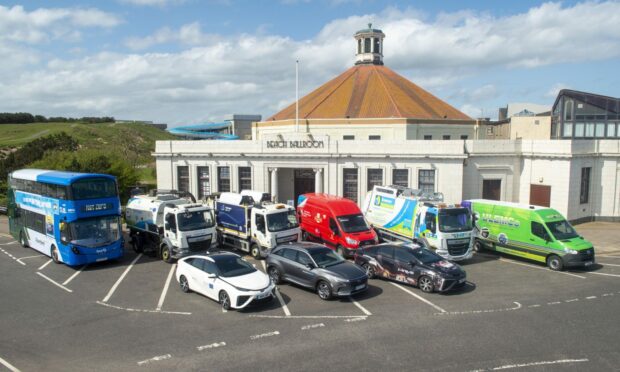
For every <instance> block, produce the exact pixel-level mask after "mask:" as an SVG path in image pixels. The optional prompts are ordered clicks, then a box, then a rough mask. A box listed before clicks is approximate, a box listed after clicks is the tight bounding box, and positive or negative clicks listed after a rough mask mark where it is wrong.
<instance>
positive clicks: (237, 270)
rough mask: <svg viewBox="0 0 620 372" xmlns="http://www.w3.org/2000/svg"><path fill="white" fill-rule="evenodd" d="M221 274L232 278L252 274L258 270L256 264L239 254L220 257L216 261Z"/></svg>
mask: <svg viewBox="0 0 620 372" xmlns="http://www.w3.org/2000/svg"><path fill="white" fill-rule="evenodd" d="M215 264H216V265H217V269H218V272H219V274H220V276H222V277H224V278H230V277H233V276H241V275H246V274H251V273H253V272H255V271H256V268H254V266H252V265H250V263H248V262H247V261H245V260H244V259H242V258H241V257H237V256H233V255H230V256H224V257H218V258H217V260H216V261H215Z"/></svg>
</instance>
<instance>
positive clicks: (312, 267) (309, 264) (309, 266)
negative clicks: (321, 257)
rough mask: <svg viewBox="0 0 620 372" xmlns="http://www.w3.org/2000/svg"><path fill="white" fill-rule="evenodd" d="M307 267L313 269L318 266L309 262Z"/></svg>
mask: <svg viewBox="0 0 620 372" xmlns="http://www.w3.org/2000/svg"><path fill="white" fill-rule="evenodd" d="M306 267H307V268H308V269H310V270H312V269H314V268H316V267H315V266H314V264H313V263H312V262H308V263H307V264H306Z"/></svg>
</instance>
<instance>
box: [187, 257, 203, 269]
mask: <svg viewBox="0 0 620 372" xmlns="http://www.w3.org/2000/svg"><path fill="white" fill-rule="evenodd" d="M190 263H191V264H192V266H194V267H195V268H197V269H198V270H202V268H203V267H204V263H205V260H204V259H202V258H194V259H193V260H192V262H190Z"/></svg>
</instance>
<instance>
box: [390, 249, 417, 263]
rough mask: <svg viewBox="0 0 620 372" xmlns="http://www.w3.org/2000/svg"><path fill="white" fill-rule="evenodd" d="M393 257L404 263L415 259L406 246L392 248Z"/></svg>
mask: <svg viewBox="0 0 620 372" xmlns="http://www.w3.org/2000/svg"><path fill="white" fill-rule="evenodd" d="M394 258H396V261H400V262H402V263H405V264H408V263H411V261H413V260H415V257H414V256H413V254H411V252H410V251H409V250H408V249H406V248H397V249H394Z"/></svg>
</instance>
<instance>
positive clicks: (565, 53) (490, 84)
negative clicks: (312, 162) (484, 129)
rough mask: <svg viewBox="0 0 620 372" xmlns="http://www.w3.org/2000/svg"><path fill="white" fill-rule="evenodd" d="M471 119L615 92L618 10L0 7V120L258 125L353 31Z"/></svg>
mask: <svg viewBox="0 0 620 372" xmlns="http://www.w3.org/2000/svg"><path fill="white" fill-rule="evenodd" d="M368 22H372V23H373V24H374V27H377V28H381V29H382V30H383V31H384V32H385V34H386V40H385V47H384V54H385V56H384V61H385V64H386V65H387V66H388V67H390V68H392V69H393V70H395V71H396V72H398V73H400V74H401V75H403V76H405V77H407V78H409V79H410V80H412V81H413V82H414V83H416V84H418V85H420V86H422V87H423V88H425V89H427V90H429V91H430V92H432V93H433V94H435V95H437V96H438V97H439V98H441V99H443V100H445V101H447V102H448V103H450V104H451V105H453V106H455V107H456V108H458V109H460V110H462V111H464V112H465V113H467V114H469V115H470V116H474V117H478V116H490V117H496V115H497V110H498V108H499V107H501V106H505V105H506V104H507V103H510V102H532V103H539V104H548V105H551V104H552V103H553V100H554V98H555V95H556V93H557V91H558V90H559V89H561V88H572V89H577V90H585V91H589V92H594V93H599V94H604V95H610V96H615V97H618V96H620V92H619V90H620V89H619V88H618V87H620V76H619V75H620V74H618V66H620V63H619V62H620V27H618V25H619V24H620V2H618V1H607V2H602V1H601V2H598V1H597V2H569V1H564V2H547V3H543V2H535V1H468V2H463V1H416V2H408V1H388V2H385V1H355V0H318V1H316V0H282V1H234V0H212V1H199V0H118V1H114V0H111V1H106V2H101V1H68V0H60V1H54V2H49V1H28V2H21V3H19V2H15V3H11V2H3V4H2V5H0V58H1V59H2V60H3V63H2V64H0V88H1V89H0V112H5V111H8V112H15V111H28V112H32V113H36V114H43V115H47V116H56V115H63V116H94V115H110V116H114V117H116V118H119V119H144V120H153V121H156V122H166V123H169V124H172V125H177V124H182V123H198V122H204V121H218V120H222V119H225V118H226V117H227V116H229V115H230V114H233V113H237V114H261V115H263V117H267V116H270V115H272V114H274V113H275V112H277V111H278V110H279V109H281V108H283V107H284V106H286V105H288V104H290V103H292V102H293V100H294V97H295V92H294V87H295V81H294V61H295V59H299V60H300V93H301V94H302V95H303V94H304V93H308V92H310V91H311V90H313V89H314V88H316V87H318V86H319V85H321V84H322V83H324V82H326V81H327V80H329V79H331V78H333V77H335V76H336V75H338V74H339V73H341V72H342V71H344V70H345V69H346V68H348V67H350V66H352V65H353V62H354V48H355V44H354V42H353V38H352V35H353V33H354V32H355V31H357V30H358V29H361V28H364V27H365V26H366V23H368Z"/></svg>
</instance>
